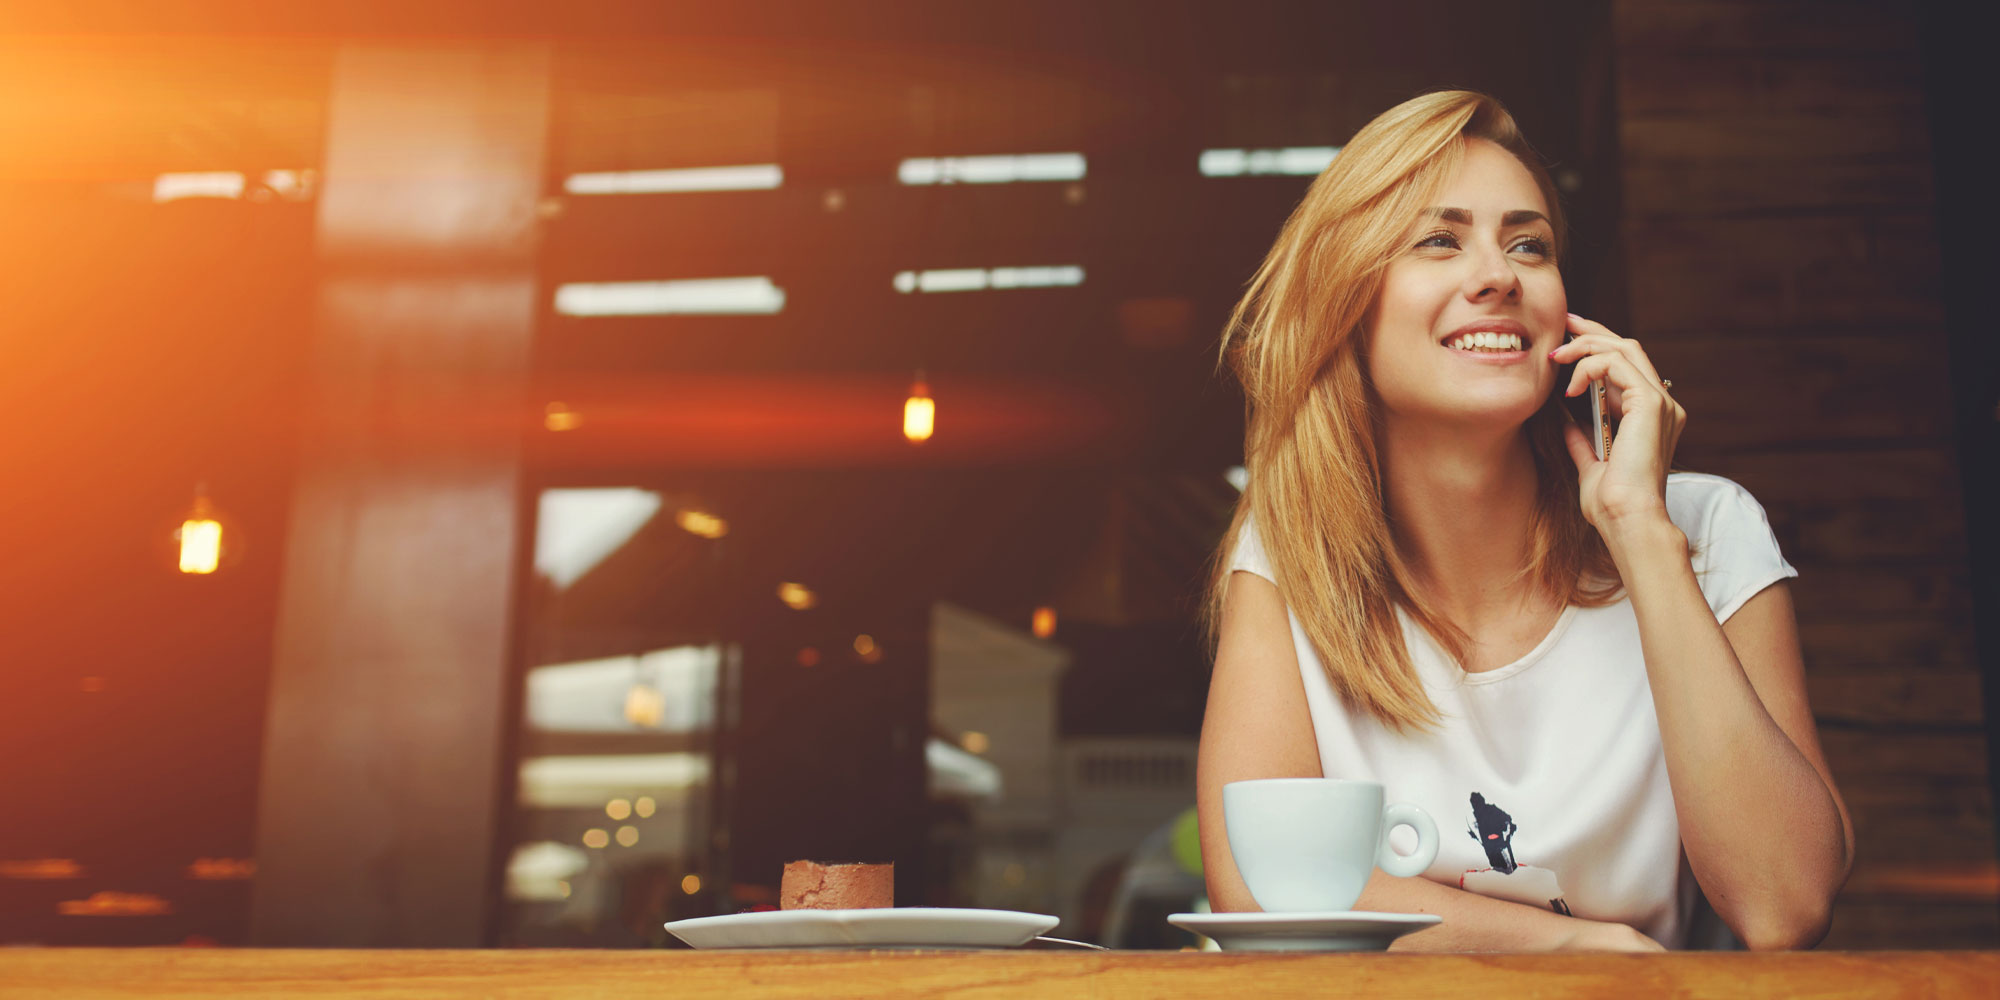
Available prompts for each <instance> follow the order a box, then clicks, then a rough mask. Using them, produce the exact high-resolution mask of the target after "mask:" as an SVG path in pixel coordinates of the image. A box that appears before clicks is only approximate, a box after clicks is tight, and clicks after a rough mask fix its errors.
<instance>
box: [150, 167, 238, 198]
mask: <svg viewBox="0 0 2000 1000" xmlns="http://www.w3.org/2000/svg"><path fill="white" fill-rule="evenodd" d="M241 197H243V175H242V174H239V173H235V172H224V171H214V172H209V173H187V174H161V175H159V176H158V177H155V178H153V200H154V201H156V202H159V201H176V200H179V199H181V198H241Z"/></svg>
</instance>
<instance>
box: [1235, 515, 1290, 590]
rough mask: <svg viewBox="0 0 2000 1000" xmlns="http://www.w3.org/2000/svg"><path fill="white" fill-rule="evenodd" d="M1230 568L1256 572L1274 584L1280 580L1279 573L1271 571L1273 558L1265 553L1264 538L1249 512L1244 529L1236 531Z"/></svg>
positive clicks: (1244, 518)
mask: <svg viewBox="0 0 2000 1000" xmlns="http://www.w3.org/2000/svg"><path fill="white" fill-rule="evenodd" d="M1229 568H1230V569H1231V570H1232V571H1234V570H1239V569H1240V570H1246V571H1248V572H1251V573H1255V574H1257V575H1258V576H1261V577H1263V578H1264V579H1266V580H1269V581H1271V582H1272V583H1273V584H1275V583H1277V582H1278V575H1277V574H1276V573H1274V572H1272V571H1271V559H1270V557H1269V556H1266V555H1265V554H1264V540H1263V539H1262V538H1261V537H1259V536H1258V534H1257V522H1256V520H1255V519H1254V518H1252V517H1251V516H1250V515H1248V514H1245V515H1244V516H1243V529H1242V530H1241V531H1238V532H1237V533H1236V550H1235V551H1233V552H1231V553H1230V554H1229Z"/></svg>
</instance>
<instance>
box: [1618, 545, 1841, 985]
mask: <svg viewBox="0 0 2000 1000" xmlns="http://www.w3.org/2000/svg"><path fill="white" fill-rule="evenodd" d="M1605 538H1606V541H1607V543H1609V544H1610V546H1611V550H1612V555H1613V557H1614V559H1616V561H1617V563H1618V568H1619V572H1620V573H1621V574H1622V575H1623V576H1624V578H1625V583H1626V588H1627V590H1628V591H1629V592H1630V594H1631V597H1632V607H1633V610H1634V611H1635V612H1636V613H1637V615H1638V619H1639V642H1640V646H1641V647H1642V648H1643V649H1644V650H1645V657H1646V673H1647V676H1648V678H1649V682H1650V684H1651V686H1652V689H1653V705H1654V711H1655V712H1656V713H1657V715H1658V716H1659V720H1660V740H1661V742H1662V744H1663V745H1664V746H1665V750H1666V758H1667V778H1668V781H1669V782H1670V783H1671V784H1672V786H1673V790H1674V811H1675V813H1676V814H1677V815H1678V817H1679V819H1680V827H1681V843H1682V844H1683V845H1684V846H1685V847H1686V849H1687V856H1688V865H1689V867H1691V868H1692V869H1693V870H1694V874H1695V879H1696V880H1697V881H1699V882H1700V883H1701V887H1702V891H1703V892H1704V893H1705V894H1706V895H1707V896H1708V899H1709V902H1710V903H1711V904H1712V905H1713V906H1714V907H1715V912H1716V913H1717V914H1719V915H1720V916H1721V917H1722V919H1723V920H1724V921H1725V922H1726V923H1728V924H1729V927H1730V929H1731V930H1733V931H1735V932H1736V936H1737V937H1739V938H1741V939H1742V941H1743V943H1744V944H1745V945H1747V946H1749V947H1751V948H1756V949H1773V948H1808V947H1811V946H1813V945H1815V944H1818V943H1819V941H1820V939H1821V938H1823V937H1825V936H1826V931H1827V925H1828V923H1829V920H1830V915H1831V911H1832V906H1833V897H1834V894H1835V893H1836V892H1838V891H1839V890H1840V886H1841V884H1842V883H1844V882H1846V881H1847V874H1848V871H1849V870H1850V869H1851V868H1852V867H1853V855H1854V824H1853V822H1852V821H1851V820H1850V819H1849V818H1848V815H1847V806H1846V804H1845V803H1843V802H1842V801H1841V798H1840V792H1839V791H1838V790H1837V789H1836V788H1835V787H1834V783H1833V776H1832V774H1831V773H1830V772H1829V771H1828V769H1827V766H1826V758H1825V755H1824V754H1822V753H1821V751H1820V747H1819V738H1818V734H1817V733H1816V732H1815V730H1814V727H1813V718H1812V709H1811V707H1810V706H1809V705H1808V703H1807V701H1806V692H1805V669H1804V666H1803V663H1802V661H1801V657H1800V654H1799V640H1798V626H1797V624H1796V622H1795V621H1794V619H1793V614H1792V601H1791V592H1790V588H1789V587H1787V586H1786V585H1785V584H1784V583H1777V584H1773V585H1772V586H1770V587H1767V588H1765V589H1764V590H1763V591H1762V592H1760V593H1759V594H1757V596H1755V597H1752V598H1751V599H1750V600H1749V602H1748V603H1746V604H1744V605H1743V606H1742V607H1741V608H1739V609H1738V610H1737V612H1736V613H1735V614H1734V615H1732V616H1730V619H1729V622H1728V624H1727V625H1717V624H1716V621H1715V614H1714V612H1713V611H1712V610H1711V609H1710V608H1709V606H1708V601H1707V599H1706V598H1705V597H1703V596H1702V593H1701V587H1700V585H1699V584H1698V583H1697V582H1696V580H1695V576H1694V570H1693V567H1692V566H1691V565H1690V563H1689V561H1688V550H1687V537H1686V536H1685V535H1683V534H1682V533H1681V532H1680V530H1679V529H1677V528H1675V527H1674V526H1673V525H1672V524H1671V523H1666V524H1664V525H1662V524H1659V523H1654V524H1651V525H1650V526H1644V525H1641V526H1636V527H1627V528H1622V529H1620V528H1614V529H1613V530H1612V531H1610V532H1606V533H1605Z"/></svg>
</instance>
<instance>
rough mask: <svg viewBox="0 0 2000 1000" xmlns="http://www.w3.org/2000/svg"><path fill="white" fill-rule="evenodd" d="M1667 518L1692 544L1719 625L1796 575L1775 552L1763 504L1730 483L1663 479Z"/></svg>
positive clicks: (1695, 476)
mask: <svg viewBox="0 0 2000 1000" xmlns="http://www.w3.org/2000/svg"><path fill="white" fill-rule="evenodd" d="M1667 514H1668V516H1669V517H1670V518H1671V519H1672V520H1673V522H1674V524H1675V526H1676V527H1679V528H1680V529H1681V531H1682V532H1684V533H1685V534H1686V535H1687V536H1688V540H1689V541H1690V542H1691V543H1693V546H1694V558H1693V563H1694V571H1695V578H1696V579H1697V580H1699V581H1700V583H1701V592H1702V596H1704V597H1706V598H1708V606H1709V608H1711V609H1712V610H1713V611H1714V612H1715V620H1716V621H1718V622H1726V621H1728V620H1729V616H1731V615H1733V614H1735V613H1736V609H1738V608H1740V607H1742V606H1743V604H1744V602H1746V601H1748V600H1750V598H1752V597H1755V596H1756V595H1757V593H1758V592H1759V591H1761V590H1763V589H1764V588H1765V587H1768V586H1770V585H1771V584H1774V583H1777V582H1778V581H1779V580H1783V579H1786V578H1788V577H1795V576H1798V575H1799V571H1798V570H1796V569H1794V568H1793V567H1792V564H1791V563H1789V562H1786V561H1785V556H1784V553H1782V552H1780V551H1779V550H1778V538H1777V536H1776V535H1775V534H1773V533H1772V531H1771V522H1770V520H1769V519H1768V518H1766V517H1765V515H1764V507H1763V505H1762V504H1759V503H1758V502H1757V499H1756V498H1755V497H1753V496H1751V495H1750V491H1749V490H1746V489H1744V488H1743V487H1742V486H1739V485H1737V484H1736V483H1735V482H1734V481H1732V480H1729V479H1724V478H1723V477H1721V476H1711V475H1707V474H1703V473H1692V472H1677V473H1674V474H1673V475H1671V476H1669V477H1668V478H1667Z"/></svg>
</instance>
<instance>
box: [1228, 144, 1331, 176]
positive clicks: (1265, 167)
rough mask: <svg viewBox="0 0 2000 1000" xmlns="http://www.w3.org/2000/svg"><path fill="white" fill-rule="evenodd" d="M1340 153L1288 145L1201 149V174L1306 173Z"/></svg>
mask: <svg viewBox="0 0 2000 1000" xmlns="http://www.w3.org/2000/svg"><path fill="white" fill-rule="evenodd" d="M1338 155H1340V147H1339V146H1289V147H1286V148H1283V149H1204V150H1202V151H1201V161H1200V163H1201V175H1202V176H1203V177H1252V176H1262V175H1270V174H1278V175H1292V176H1310V175H1313V174H1317V173H1319V172H1320V171H1322V170H1325V169H1326V167H1327V164H1329V163H1332V162H1333V158H1334V157H1335V156H1338Z"/></svg>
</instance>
